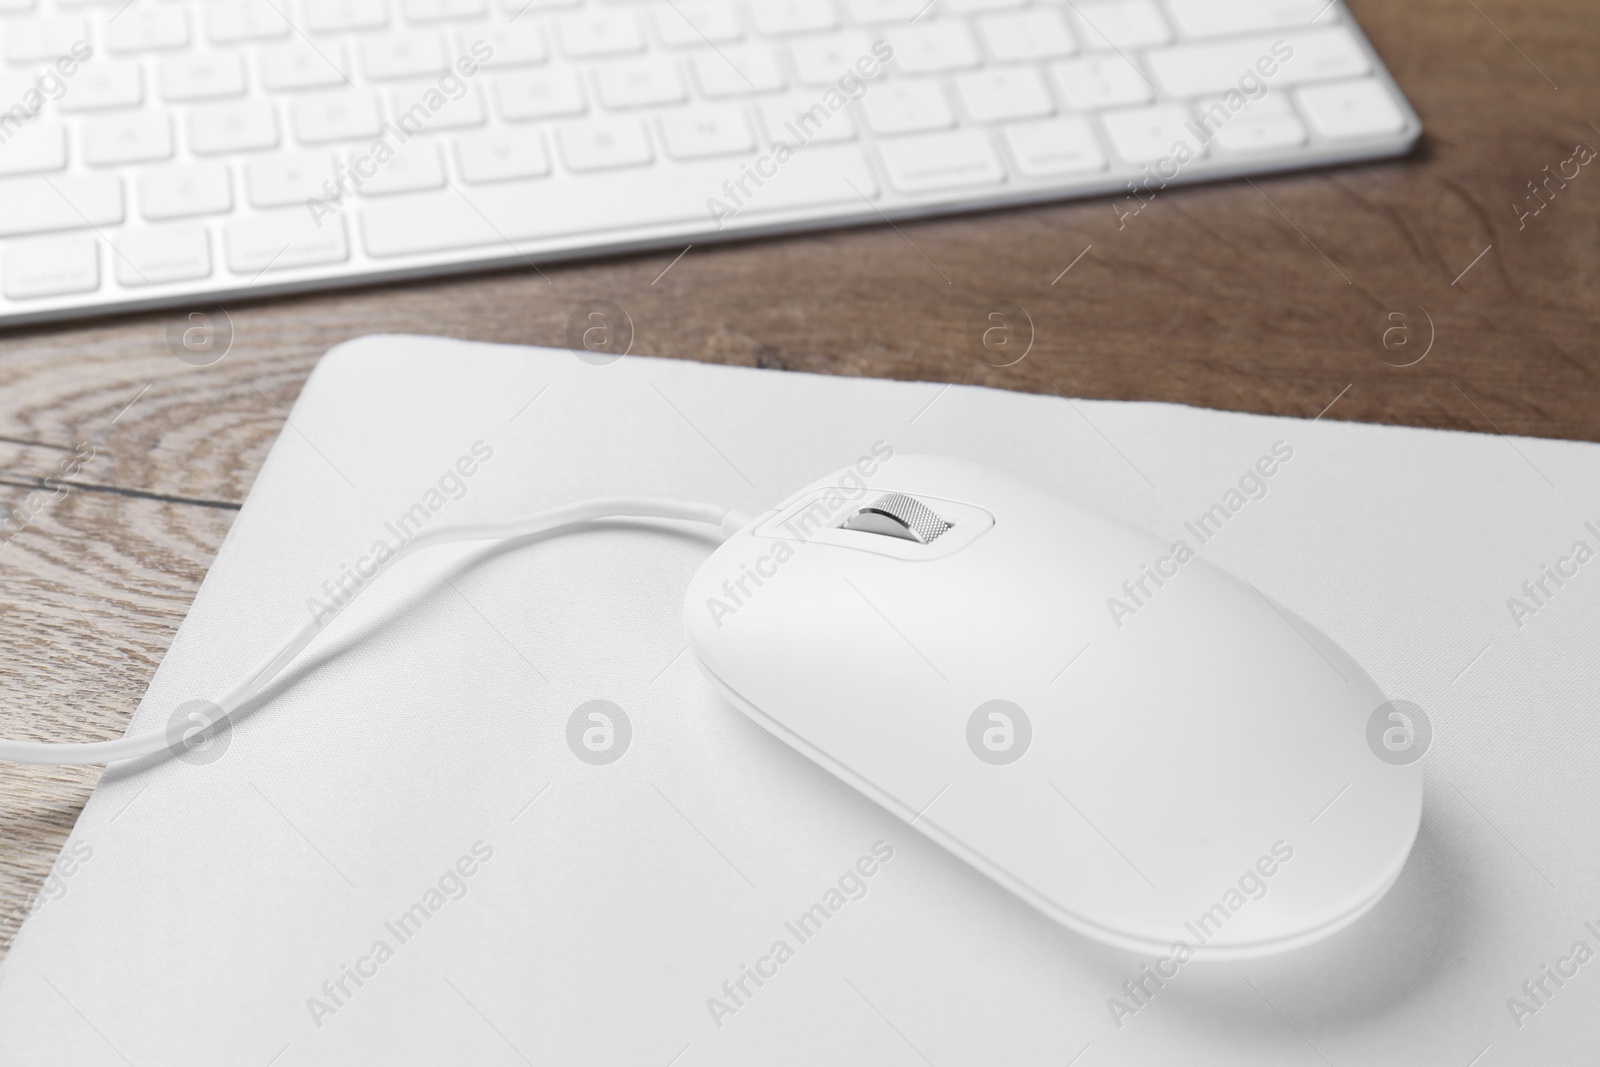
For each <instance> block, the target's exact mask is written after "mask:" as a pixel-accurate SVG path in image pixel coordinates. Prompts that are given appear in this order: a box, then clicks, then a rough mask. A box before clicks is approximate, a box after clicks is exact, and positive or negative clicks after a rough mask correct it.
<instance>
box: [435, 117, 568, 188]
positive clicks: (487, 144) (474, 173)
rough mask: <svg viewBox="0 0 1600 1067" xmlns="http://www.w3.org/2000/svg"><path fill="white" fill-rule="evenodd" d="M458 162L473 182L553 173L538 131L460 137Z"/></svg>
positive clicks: (462, 173)
mask: <svg viewBox="0 0 1600 1067" xmlns="http://www.w3.org/2000/svg"><path fill="white" fill-rule="evenodd" d="M456 165H457V166H459V167H460V168H461V177H463V178H464V179H466V180H467V181H469V182H474V183H482V182H503V181H510V180H511V179H513V178H539V177H543V176H544V175H546V174H549V173H550V154H549V152H547V151H546V150H545V146H544V135H543V134H541V133H539V132H538V131H537V130H506V131H500V130H496V131H494V132H492V133H475V134H468V135H467V136H465V137H461V138H458V139H457V140H456Z"/></svg>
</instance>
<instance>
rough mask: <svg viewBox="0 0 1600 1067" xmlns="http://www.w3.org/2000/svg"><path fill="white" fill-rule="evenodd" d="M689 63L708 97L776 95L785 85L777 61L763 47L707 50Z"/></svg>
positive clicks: (768, 49) (742, 46)
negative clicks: (751, 94) (754, 94)
mask: <svg viewBox="0 0 1600 1067" xmlns="http://www.w3.org/2000/svg"><path fill="white" fill-rule="evenodd" d="M689 62H690V66H691V67H692V69H693V70H694V76H695V81H696V82H698V83H699V85H700V91H701V92H702V93H704V94H705V95H707V96H745V95H748V94H750V93H773V92H777V91H778V90H779V89H782V88H783V87H784V85H785V81H784V77H783V70H782V68H780V67H779V66H778V60H777V58H776V57H775V56H774V55H773V54H772V50H771V49H770V48H766V47H764V46H762V45H731V46H728V47H724V48H721V49H719V50H717V51H711V50H710V49H707V50H706V51H703V52H697V53H695V54H693V55H692V56H690V59H689Z"/></svg>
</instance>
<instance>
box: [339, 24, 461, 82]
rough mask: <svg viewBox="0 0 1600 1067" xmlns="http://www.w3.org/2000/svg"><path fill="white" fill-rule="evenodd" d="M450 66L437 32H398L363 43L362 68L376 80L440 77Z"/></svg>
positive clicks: (368, 75)
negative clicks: (436, 75) (424, 76)
mask: <svg viewBox="0 0 1600 1067" xmlns="http://www.w3.org/2000/svg"><path fill="white" fill-rule="evenodd" d="M449 65H450V61H449V59H448V58H447V57H446V56H445V53H444V42H443V41H442V40H440V38H439V35H438V34H436V33H397V34H393V35H388V36H384V37H370V38H368V39H366V40H364V41H362V43H361V69H362V70H363V71H365V72H366V75H367V77H369V78H371V79H373V80H374V81H384V80H386V79H390V78H415V77H419V76H421V75H424V74H439V73H442V72H443V71H444V70H445V69H446V68H447V67H448V66H449Z"/></svg>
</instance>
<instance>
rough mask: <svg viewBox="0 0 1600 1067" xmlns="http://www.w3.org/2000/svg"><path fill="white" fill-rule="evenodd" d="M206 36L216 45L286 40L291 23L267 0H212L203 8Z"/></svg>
mask: <svg viewBox="0 0 1600 1067" xmlns="http://www.w3.org/2000/svg"><path fill="white" fill-rule="evenodd" d="M204 9H205V13H206V14H205V20H206V36H207V37H209V38H210V39H211V43H213V44H237V43H239V42H240V41H267V40H271V39H272V38H274V37H283V36H284V35H286V34H287V33H288V32H289V23H288V22H287V21H285V19H284V17H283V14H282V13H281V12H280V11H279V10H278V9H277V8H276V7H274V6H273V5H272V4H271V3H269V2H268V0H211V3H208V4H206V5H205V6H204Z"/></svg>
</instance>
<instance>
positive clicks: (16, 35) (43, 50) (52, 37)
mask: <svg viewBox="0 0 1600 1067" xmlns="http://www.w3.org/2000/svg"><path fill="white" fill-rule="evenodd" d="M88 39H89V28H88V27H87V26H86V25H84V21H83V19H81V18H75V17H72V16H64V17H60V18H42V19H40V18H31V19H7V20H6V24H5V33H4V34H0V42H3V43H4V49H3V50H4V55H5V58H6V60H7V62H11V63H54V62H55V61H56V60H57V59H59V58H61V57H62V56H71V55H77V53H75V52H73V51H72V46H73V45H74V44H79V42H81V41H87V40H88ZM79 48H80V49H81V48H82V45H81V44H79Z"/></svg>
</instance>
